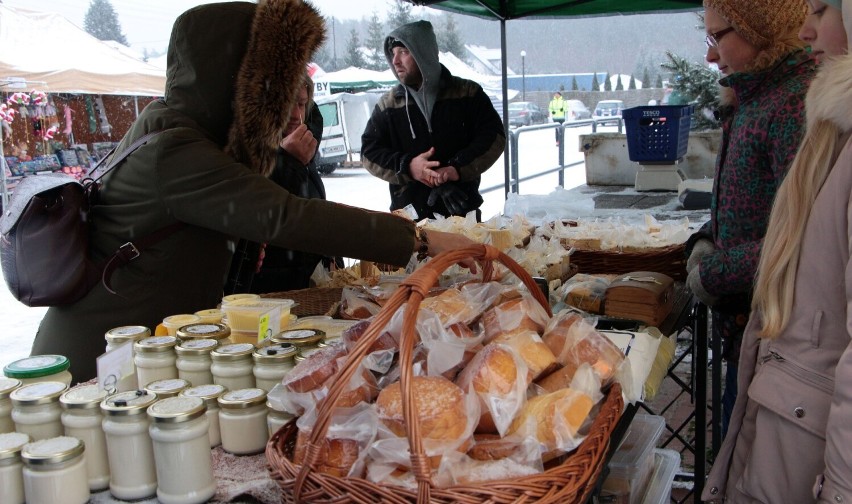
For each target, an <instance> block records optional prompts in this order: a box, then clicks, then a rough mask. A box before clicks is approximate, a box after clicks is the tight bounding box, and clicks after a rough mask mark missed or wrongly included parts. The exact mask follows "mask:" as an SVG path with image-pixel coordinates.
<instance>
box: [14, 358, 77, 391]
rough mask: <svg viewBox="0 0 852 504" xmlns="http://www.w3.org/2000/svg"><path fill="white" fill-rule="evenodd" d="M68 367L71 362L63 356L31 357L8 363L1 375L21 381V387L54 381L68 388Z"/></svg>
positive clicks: (69, 375) (69, 377) (69, 381)
mask: <svg viewBox="0 0 852 504" xmlns="http://www.w3.org/2000/svg"><path fill="white" fill-rule="evenodd" d="M69 367H71V361H69V360H68V358H67V357H65V356H64V355H33V356H31V357H26V358H23V359H18V360H16V361H14V362H10V363H9V364H7V365H6V366H5V367H4V368H3V374H4V375H6V376H7V377H8V378H16V379H18V380H21V383H22V384H23V385H27V384H29V383H38V382H45V381H55V382H62V383H64V384H65V385H67V386H70V385H71V373H70V372H69V371H68V368H69Z"/></svg>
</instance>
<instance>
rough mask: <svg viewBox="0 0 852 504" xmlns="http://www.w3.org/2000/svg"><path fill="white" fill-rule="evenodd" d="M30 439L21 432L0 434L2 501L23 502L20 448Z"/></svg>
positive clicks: (20, 503)
mask: <svg viewBox="0 0 852 504" xmlns="http://www.w3.org/2000/svg"><path fill="white" fill-rule="evenodd" d="M30 441H31V439H30V437H29V436H28V435H27V434H24V433H22V432H7V433H5V434H0V488H2V489H3V497H2V499H3V502H6V503H9V504H24V502H25V501H26V500H25V499H24V473H23V468H24V464H23V462H21V449H22V448H23V447H24V445H25V444H27V443H29V442H30Z"/></svg>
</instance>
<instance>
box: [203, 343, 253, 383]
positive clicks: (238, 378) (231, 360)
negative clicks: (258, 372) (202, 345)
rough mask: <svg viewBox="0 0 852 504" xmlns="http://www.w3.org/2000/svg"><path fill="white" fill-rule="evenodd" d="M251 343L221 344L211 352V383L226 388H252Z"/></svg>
mask: <svg viewBox="0 0 852 504" xmlns="http://www.w3.org/2000/svg"><path fill="white" fill-rule="evenodd" d="M254 349H255V347H254V345H252V344H251V343H234V344H231V345H223V346H220V347H218V348H216V349H215V350H213V351H212V352H210V358H211V359H212V360H213V362H212V363H211V364H210V372H211V373H213V383H216V384H219V385H222V386H224V387H225V388H226V389H228V390H238V389H244V388H254V373H253V372H252V368H253V367H254V361H253V360H252V357H251V354H252V353H253V352H254Z"/></svg>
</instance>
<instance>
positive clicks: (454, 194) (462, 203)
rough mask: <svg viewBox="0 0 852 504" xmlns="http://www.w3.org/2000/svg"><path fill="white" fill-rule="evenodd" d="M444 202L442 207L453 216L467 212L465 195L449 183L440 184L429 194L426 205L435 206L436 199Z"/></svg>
mask: <svg viewBox="0 0 852 504" xmlns="http://www.w3.org/2000/svg"><path fill="white" fill-rule="evenodd" d="M439 197H440V198H441V200H442V201H443V202H444V206H445V207H447V210H448V211H449V212H450V213H451V214H453V215H464V214H465V212H466V211H467V200H468V198H467V194H465V193H464V191H463V190H462V189H460V188H459V187H458V186H457V185H455V184H451V183H445V184H441V185H439V186H437V187H435V188H434V189H432V192H430V193H429V198H428V199H427V200H426V204H427V205H429V206H435V203H437V202H438V198H439Z"/></svg>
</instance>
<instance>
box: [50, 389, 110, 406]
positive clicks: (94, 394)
mask: <svg viewBox="0 0 852 504" xmlns="http://www.w3.org/2000/svg"><path fill="white" fill-rule="evenodd" d="M107 395H108V394H107V391H106V390H101V389H99V388H98V386H97V385H80V386H77V387H74V388H72V389H70V390H67V391H65V392H64V393H63V394H62V395H61V396H59V402H60V403H62V407H63V408H65V409H92V408H97V407H99V406H100V405H101V401H103V400H104V399H105V398H106V396H107Z"/></svg>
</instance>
